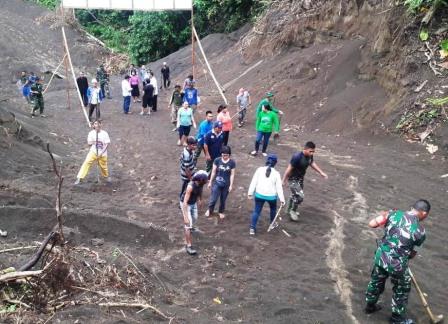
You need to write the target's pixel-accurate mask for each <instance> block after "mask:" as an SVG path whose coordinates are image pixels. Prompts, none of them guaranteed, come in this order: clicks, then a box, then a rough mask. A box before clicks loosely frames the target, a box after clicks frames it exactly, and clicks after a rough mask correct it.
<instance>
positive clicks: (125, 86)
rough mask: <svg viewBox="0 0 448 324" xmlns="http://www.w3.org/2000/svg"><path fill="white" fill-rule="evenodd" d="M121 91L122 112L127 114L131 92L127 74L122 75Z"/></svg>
mask: <svg viewBox="0 0 448 324" xmlns="http://www.w3.org/2000/svg"><path fill="white" fill-rule="evenodd" d="M121 92H122V93H123V112H124V113H125V114H129V113H130V112H129V107H130V106H131V92H132V87H131V85H130V84H129V75H125V76H124V80H123V81H121Z"/></svg>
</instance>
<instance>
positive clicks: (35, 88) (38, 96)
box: [31, 77, 46, 118]
mask: <svg viewBox="0 0 448 324" xmlns="http://www.w3.org/2000/svg"><path fill="white" fill-rule="evenodd" d="M43 90H44V89H43V79H41V78H39V77H36V82H35V83H34V84H33V85H32V86H31V93H32V94H33V98H34V106H33V110H32V111H31V118H34V117H35V116H36V115H35V114H34V112H35V111H36V110H39V113H40V117H46V116H45V115H44V95H43V94H42V92H43Z"/></svg>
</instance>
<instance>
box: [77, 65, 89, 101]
mask: <svg viewBox="0 0 448 324" xmlns="http://www.w3.org/2000/svg"><path fill="white" fill-rule="evenodd" d="M76 84H77V85H78V90H79V94H80V95H81V98H82V102H83V103H84V107H87V104H88V103H89V98H88V97H87V89H89V81H88V80H87V77H86V76H85V75H84V72H81V73H79V77H78V78H77V79H76Z"/></svg>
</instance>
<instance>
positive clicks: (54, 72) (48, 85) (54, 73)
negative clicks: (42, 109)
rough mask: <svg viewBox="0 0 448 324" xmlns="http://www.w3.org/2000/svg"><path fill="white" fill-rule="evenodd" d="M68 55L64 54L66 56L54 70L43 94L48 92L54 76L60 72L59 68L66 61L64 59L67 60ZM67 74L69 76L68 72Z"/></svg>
mask: <svg viewBox="0 0 448 324" xmlns="http://www.w3.org/2000/svg"><path fill="white" fill-rule="evenodd" d="M66 56H67V54H66V55H64V58H63V59H62V61H61V63H59V65H58V66H57V68H56V69H55V70H54V71H53V74H52V75H51V78H50V80H49V81H48V83H47V86H46V87H45V90H44V92H42V94H45V92H47V90H48V88H49V87H50V84H51V81H53V79H54V76H55V75H56V73H57V72H58V70H59V68H60V67H61V65H62V63H64V61H65V57H66ZM66 76H67V74H66Z"/></svg>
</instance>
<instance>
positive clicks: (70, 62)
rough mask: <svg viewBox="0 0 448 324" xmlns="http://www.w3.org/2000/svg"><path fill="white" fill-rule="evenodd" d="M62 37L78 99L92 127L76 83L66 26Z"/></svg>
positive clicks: (88, 123)
mask: <svg viewBox="0 0 448 324" xmlns="http://www.w3.org/2000/svg"><path fill="white" fill-rule="evenodd" d="M62 37H63V39H64V46H65V52H66V53H67V58H68V63H69V64H70V70H71V71H72V76H73V81H74V83H75V87H76V90H77V91H76V92H77V93H78V99H79V102H80V103H81V110H82V112H83V113H84V117H85V118H86V121H87V125H88V127H89V128H90V120H89V116H88V115H87V111H86V110H85V109H84V102H83V100H82V97H81V92H80V91H79V88H78V84H77V83H76V76H75V71H74V69H73V64H72V58H71V56H70V50H69V48H68V44H67V37H66V36H65V28H64V26H62Z"/></svg>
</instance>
